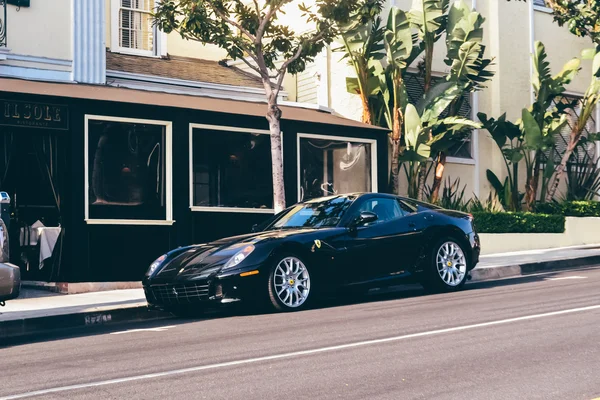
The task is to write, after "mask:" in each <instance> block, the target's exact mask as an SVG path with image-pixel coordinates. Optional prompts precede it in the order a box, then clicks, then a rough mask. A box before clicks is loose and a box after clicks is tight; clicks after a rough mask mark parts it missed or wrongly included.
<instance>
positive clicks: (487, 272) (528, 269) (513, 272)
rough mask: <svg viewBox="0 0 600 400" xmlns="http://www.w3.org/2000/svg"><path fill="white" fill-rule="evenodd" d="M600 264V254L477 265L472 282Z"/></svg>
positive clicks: (472, 274) (472, 272) (473, 271)
mask: <svg viewBox="0 0 600 400" xmlns="http://www.w3.org/2000/svg"><path fill="white" fill-rule="evenodd" d="M594 264H600V255H596V256H588V257H578V258H570V259H566V260H551V261H543V262H539V263H525V264H519V265H503V266H498V267H481V268H480V267H477V268H475V269H474V270H472V271H471V282H480V281H488V280H494V279H502V278H515V277H519V276H527V275H530V274H535V273H539V272H552V271H562V270H569V269H574V268H580V267H584V266H588V265H594Z"/></svg>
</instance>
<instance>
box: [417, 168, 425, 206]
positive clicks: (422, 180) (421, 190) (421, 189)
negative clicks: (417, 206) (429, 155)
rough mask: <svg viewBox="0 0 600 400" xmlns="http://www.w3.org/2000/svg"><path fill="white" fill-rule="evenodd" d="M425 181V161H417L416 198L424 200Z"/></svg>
mask: <svg viewBox="0 0 600 400" xmlns="http://www.w3.org/2000/svg"><path fill="white" fill-rule="evenodd" d="M426 183H427V161H421V162H420V163H419V183H418V186H417V200H420V201H425V198H426V197H427V196H426V193H425V184H426Z"/></svg>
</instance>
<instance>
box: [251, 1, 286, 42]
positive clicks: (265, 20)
mask: <svg viewBox="0 0 600 400" xmlns="http://www.w3.org/2000/svg"><path fill="white" fill-rule="evenodd" d="M283 3H284V2H283V1H282V2H281V3H279V5H278V6H277V7H273V6H270V7H269V11H267V13H266V14H265V17H264V18H263V19H262V20H260V15H259V21H260V25H259V27H258V29H257V30H256V39H254V40H255V43H256V44H258V43H259V42H262V38H263V35H264V34H265V30H266V29H267V24H268V23H269V22H270V21H271V18H272V17H273V15H274V14H275V13H276V12H277V11H279V10H280V9H281V7H283Z"/></svg>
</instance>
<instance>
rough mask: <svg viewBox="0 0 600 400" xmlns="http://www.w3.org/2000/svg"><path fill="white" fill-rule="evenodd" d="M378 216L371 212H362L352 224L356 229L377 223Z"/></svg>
mask: <svg viewBox="0 0 600 400" xmlns="http://www.w3.org/2000/svg"><path fill="white" fill-rule="evenodd" d="M377 218H378V217H377V214H375V213H374V212H371V211H362V212H361V213H360V215H359V216H358V217H357V218H356V220H355V221H354V224H352V225H353V226H354V227H357V226H362V225H366V224H370V223H371V222H375V221H377Z"/></svg>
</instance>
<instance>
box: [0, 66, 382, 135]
mask: <svg viewBox="0 0 600 400" xmlns="http://www.w3.org/2000/svg"><path fill="white" fill-rule="evenodd" d="M0 91H1V92H11V93H26V94H32V95H44V96H57V97H67V98H75V99H87V100H100V101H110V102H121V103H132V104H146V105H154V106H163V107H176V108H185V109H192V110H202V111H212V112H220V113H229V114H239V115H247V116H257V117H263V116H265V115H266V101H264V102H259V101H242V100H227V99H220V98H213V97H201V96H189V95H183V94H170V93H162V92H149V91H145V90H134V89H127V88H114V87H110V86H99V85H84V84H77V83H50V82H40V81H28V80H21V79H10V78H0ZM280 109H281V111H282V119H283V120H288V121H301V122H312V123H318V124H329V125H338V126H347V127H353V128H362V129H371V130H378V131H388V132H389V129H384V128H380V127H377V126H373V125H368V124H364V123H362V122H359V121H355V120H351V119H347V118H344V117H340V116H337V115H333V114H331V113H329V112H324V111H320V110H315V109H309V108H302V107H292V106H285V105H282V106H280Z"/></svg>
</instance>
